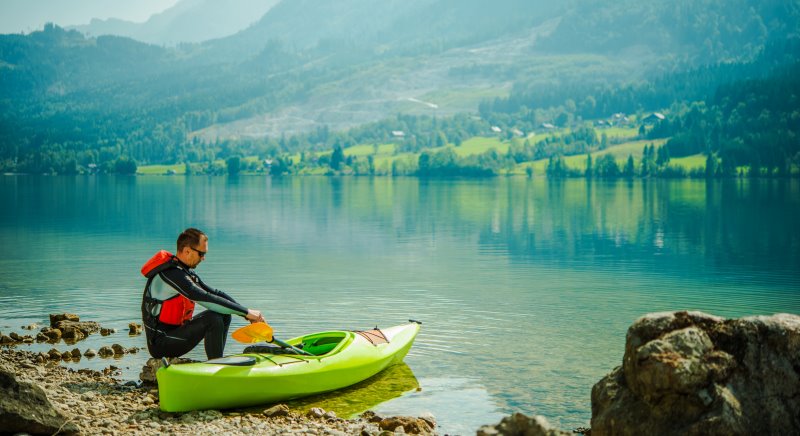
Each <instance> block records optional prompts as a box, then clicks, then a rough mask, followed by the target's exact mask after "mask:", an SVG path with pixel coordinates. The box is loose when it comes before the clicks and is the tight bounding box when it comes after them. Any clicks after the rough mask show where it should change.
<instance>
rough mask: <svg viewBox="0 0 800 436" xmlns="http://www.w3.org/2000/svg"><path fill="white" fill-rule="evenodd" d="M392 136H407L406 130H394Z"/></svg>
mask: <svg viewBox="0 0 800 436" xmlns="http://www.w3.org/2000/svg"><path fill="white" fill-rule="evenodd" d="M392 136H393V137H395V138H401V139H402V138H405V136H406V132H404V131H402V130H392Z"/></svg>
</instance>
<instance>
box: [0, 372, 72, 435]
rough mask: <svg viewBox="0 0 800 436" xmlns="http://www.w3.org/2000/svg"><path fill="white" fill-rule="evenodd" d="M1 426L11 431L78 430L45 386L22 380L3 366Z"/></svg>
mask: <svg viewBox="0 0 800 436" xmlns="http://www.w3.org/2000/svg"><path fill="white" fill-rule="evenodd" d="M0 429H3V432H8V433H10V434H14V433H30V434H55V433H56V432H58V431H59V430H60V431H61V432H62V433H65V434H77V433H78V428H77V427H76V426H75V424H73V423H71V422H67V419H66V418H65V417H64V416H63V415H62V414H61V413H60V412H59V411H58V410H56V409H55V408H54V407H53V405H52V404H51V403H50V401H49V400H48V399H47V395H45V393H44V391H43V390H42V388H40V387H39V386H37V385H34V384H31V383H27V382H23V381H18V380H17V379H16V377H15V375H14V374H13V373H11V372H9V371H6V370H5V369H2V368H0Z"/></svg>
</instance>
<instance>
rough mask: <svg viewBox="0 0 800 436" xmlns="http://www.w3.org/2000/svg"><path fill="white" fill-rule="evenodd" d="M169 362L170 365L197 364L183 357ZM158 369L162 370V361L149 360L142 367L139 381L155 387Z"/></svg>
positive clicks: (174, 358) (173, 358)
mask: <svg viewBox="0 0 800 436" xmlns="http://www.w3.org/2000/svg"><path fill="white" fill-rule="evenodd" d="M167 360H168V361H169V363H170V365H171V364H173V363H191V362H196V360H192V359H184V358H181V357H172V358H169V359H167ZM158 368H161V359H154V358H152V357H151V358H150V359H147V362H146V363H145V364H144V366H143V367H142V372H140V373H139V380H141V381H142V383H143V384H146V385H151V386H152V385H155V384H156V383H157V381H156V371H158ZM156 395H157V394H156Z"/></svg>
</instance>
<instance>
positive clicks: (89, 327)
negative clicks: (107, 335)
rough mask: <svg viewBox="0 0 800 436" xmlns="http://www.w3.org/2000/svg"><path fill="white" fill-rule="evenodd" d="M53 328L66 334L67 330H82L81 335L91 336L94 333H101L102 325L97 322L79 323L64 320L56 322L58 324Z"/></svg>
mask: <svg viewBox="0 0 800 436" xmlns="http://www.w3.org/2000/svg"><path fill="white" fill-rule="evenodd" d="M53 327H54V328H57V329H59V330H61V331H62V332H65V331H66V330H67V328H74V329H78V330H80V332H81V333H83V335H84V336H89V335H90V334H92V333H97V332H99V331H100V324H98V323H97V322H95V321H80V322H78V321H71V320H63V321H58V322H56V324H55V325H54V326H53Z"/></svg>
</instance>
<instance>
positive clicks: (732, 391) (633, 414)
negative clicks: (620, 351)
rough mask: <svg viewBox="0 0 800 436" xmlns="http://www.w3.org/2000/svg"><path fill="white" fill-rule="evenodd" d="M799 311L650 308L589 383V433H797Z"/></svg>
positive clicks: (799, 426) (799, 410) (799, 408)
mask: <svg viewBox="0 0 800 436" xmlns="http://www.w3.org/2000/svg"><path fill="white" fill-rule="evenodd" d="M796 368H800V316H797V315H789V314H779V315H773V316H770V317H766V316H756V317H747V318H741V319H723V318H719V317H715V316H711V315H708V314H705V313H701V312H674V313H655V314H649V315H646V316H643V317H641V318H639V319H638V320H636V321H635V322H634V323H633V325H631V327H630V328H629V329H628V334H627V338H626V344H625V354H624V356H623V362H622V367H618V368H616V369H615V370H614V371H612V372H611V373H610V374H609V375H607V376H606V377H604V378H603V379H602V380H600V382H598V383H597V384H596V385H595V386H594V387H593V389H592V433H594V434H595V435H598V434H600V435H603V434H661V435H679V434H703V435H746V434H800V420H799V419H797V417H798V416H800V372H798V371H797V369H796Z"/></svg>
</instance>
